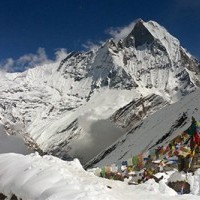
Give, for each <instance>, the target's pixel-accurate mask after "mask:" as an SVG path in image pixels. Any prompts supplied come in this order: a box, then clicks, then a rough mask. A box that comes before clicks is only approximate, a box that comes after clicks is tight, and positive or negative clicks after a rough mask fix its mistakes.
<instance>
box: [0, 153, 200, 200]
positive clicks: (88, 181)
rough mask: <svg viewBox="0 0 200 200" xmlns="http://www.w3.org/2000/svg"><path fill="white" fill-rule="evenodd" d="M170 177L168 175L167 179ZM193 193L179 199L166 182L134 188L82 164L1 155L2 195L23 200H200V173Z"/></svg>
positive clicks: (196, 174) (32, 156) (153, 182)
mask: <svg viewBox="0 0 200 200" xmlns="http://www.w3.org/2000/svg"><path fill="white" fill-rule="evenodd" d="M166 176H167V175H165V177H166ZM191 183H192V184H191V189H192V193H191V194H188V195H177V193H176V192H175V191H173V190H172V189H171V188H169V187H168V186H167V185H166V184H165V181H161V182H160V183H159V184H158V183H156V182H155V181H154V180H149V181H148V182H146V183H144V184H141V185H138V186H133V185H128V184H127V183H126V182H119V181H111V180H107V179H103V178H99V177H96V176H95V175H94V174H92V173H91V172H86V171H85V170H84V169H83V168H82V166H81V164H80V163H79V161H78V160H77V159H75V160H74V161H71V162H66V161H62V160H60V159H58V158H55V157H53V156H44V157H41V156H39V155H38V154H31V155H27V156H23V155H20V154H0V193H3V194H4V195H6V196H7V197H8V198H10V197H11V196H12V195H13V194H15V195H16V196H17V197H18V198H21V199H22V200H66V199H70V200H77V199H81V200H98V199H99V200H102V199H106V200H124V199H126V200H131V199H133V198H134V199H135V200H141V199H142V200H147V199H148V200H167V199H170V200H175V199H180V200H186V199H193V200H197V199H199V195H200V172H199V171H197V172H196V173H195V176H193V177H191Z"/></svg>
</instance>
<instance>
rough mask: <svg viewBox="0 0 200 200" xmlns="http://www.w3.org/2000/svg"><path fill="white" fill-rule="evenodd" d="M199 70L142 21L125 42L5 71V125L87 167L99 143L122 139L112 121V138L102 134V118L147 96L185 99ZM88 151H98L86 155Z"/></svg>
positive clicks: (0, 80)
mask: <svg viewBox="0 0 200 200" xmlns="http://www.w3.org/2000/svg"><path fill="white" fill-rule="evenodd" d="M199 66H200V65H199V61H198V60H196V59H195V58H193V57H192V56H191V55H190V54H189V53H188V52H186V51H185V50H184V49H183V48H182V47H181V45H180V43H179V41H178V40H177V39H176V38H174V37H173V36H171V35H170V34H169V33H168V32H167V31H166V30H165V29H164V28H163V27H161V26H160V25H158V24H157V23H156V22H152V21H149V22H144V21H142V20H139V21H138V22H137V23H136V25H135V27H134V28H133V30H132V32H131V33H130V34H129V35H127V37H125V38H124V39H123V40H121V41H118V42H114V41H113V40H112V39H111V40H108V41H107V42H105V43H104V44H103V45H102V46H101V47H99V48H98V49H97V50H93V51H89V52H72V53H70V54H68V55H67V57H66V58H65V59H63V60H62V61H61V62H55V63H51V64H46V65H44V66H38V67H36V68H33V69H29V70H27V71H25V72H22V73H5V72H0V122H1V123H2V124H3V126H4V128H5V129H6V132H7V133H8V134H10V135H12V134H18V133H19V134H21V135H22V136H23V137H25V138H26V140H27V141H29V143H30V145H32V146H33V145H34V146H37V147H38V148H39V149H41V150H42V151H43V152H45V153H49V154H53V155H56V156H59V157H61V158H65V159H66V158H68V157H71V156H72V157H74V156H75V157H76V156H79V158H80V159H81V161H83V162H86V161H88V159H90V158H91V157H94V156H95V155H97V154H98V153H99V152H100V151H102V149H99V150H98V151H97V149H95V147H96V146H98V144H99V143H103V141H107V142H108V143H107V144H105V145H106V146H109V145H111V144H112V143H113V142H115V141H116V139H117V138H119V137H120V136H121V135H120V133H121V130H118V131H117V133H118V134H116V131H115V130H117V127H116V125H115V124H113V123H112V124H110V125H109V127H113V130H112V131H110V132H111V133H112V134H111V135H112V137H111V135H107V134H106V132H104V131H102V132H101V133H100V135H101V139H99V138H97V137H95V136H96V135H99V129H98V130H97V129H95V128H94V126H95V124H98V122H99V120H106V119H109V118H110V117H111V116H112V115H113V113H114V112H116V111H117V110H118V109H119V108H121V107H123V106H125V105H127V104H128V103H130V102H131V101H133V100H137V99H139V98H141V96H142V97H144V98H145V97H147V96H148V95H152V94H156V95H158V96H161V97H162V98H163V101H164V102H163V105H166V104H167V103H173V102H176V101H178V100H180V99H181V98H182V97H183V96H185V95H187V94H189V93H191V92H193V91H194V90H196V88H197V87H199V85H200V84H199ZM157 109H160V107H159V106H158V107H157ZM154 112H156V109H154ZM150 114H152V113H149V115H150ZM145 117H146V116H144V118H145ZM105 123H111V122H108V121H107V120H106V121H105ZM102 127H104V125H102ZM82 140H84V143H81V141H82ZM76 141H80V144H81V145H82V147H81V148H79V145H78V143H77V142H76ZM83 144H84V146H83ZM88 146H93V149H90V152H94V154H93V155H90V156H88V155H87V157H85V155H86V154H87V153H85V152H84V151H83V149H84V148H83V147H88ZM102 148H105V146H102Z"/></svg>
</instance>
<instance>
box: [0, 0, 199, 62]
mask: <svg viewBox="0 0 200 200" xmlns="http://www.w3.org/2000/svg"><path fill="white" fill-rule="evenodd" d="M199 11H200V0H137V1H136V0H1V1H0V61H1V62H2V61H3V60H5V59H8V58H10V59H11V60H10V61H11V62H12V61H13V60H15V61H16V60H19V59H21V58H26V59H27V60H28V59H30V60H31V59H33V60H34V59H35V60H36V61H37V58H38V57H39V60H38V62H40V61H41V62H42V61H45V60H48V59H54V58H55V52H56V51H57V50H58V49H60V48H65V49H67V51H73V50H84V47H85V46H87V45H90V44H93V43H97V42H99V41H104V40H106V39H107V38H110V37H111V36H110V35H109V34H108V33H109V30H115V29H116V28H118V27H125V26H126V25H129V24H130V23H131V22H133V21H134V20H135V19H138V18H142V19H143V20H145V21H147V20H154V21H157V22H158V23H159V24H161V25H163V26H164V27H165V28H166V29H167V30H168V31H169V32H170V33H171V34H172V35H174V36H175V37H177V38H178V39H179V40H180V41H181V44H182V45H183V46H184V47H185V48H186V49H188V51H189V52H191V53H192V54H193V55H195V56H196V57H200V37H199V36H200V12H199ZM26 59H22V60H26ZM31 61H32V60H31Z"/></svg>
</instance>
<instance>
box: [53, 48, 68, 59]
mask: <svg viewBox="0 0 200 200" xmlns="http://www.w3.org/2000/svg"><path fill="white" fill-rule="evenodd" d="M67 55H68V52H67V49H65V48H60V49H57V50H56V52H55V56H56V61H61V60H63V59H64V58H66V57H67Z"/></svg>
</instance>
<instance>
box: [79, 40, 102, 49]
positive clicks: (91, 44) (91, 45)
mask: <svg viewBox="0 0 200 200" xmlns="http://www.w3.org/2000/svg"><path fill="white" fill-rule="evenodd" d="M101 44H102V41H99V42H97V43H94V42H92V41H91V40H88V41H87V42H86V43H84V44H82V46H83V47H84V48H85V49H87V50H93V49H98V48H99V46H100V45H101Z"/></svg>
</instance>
